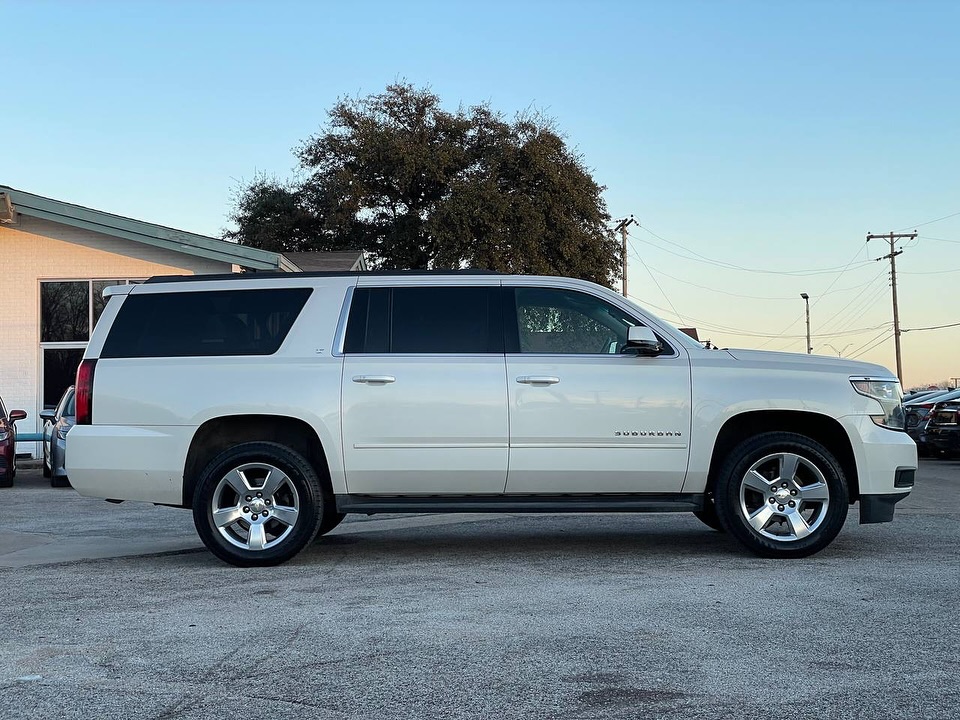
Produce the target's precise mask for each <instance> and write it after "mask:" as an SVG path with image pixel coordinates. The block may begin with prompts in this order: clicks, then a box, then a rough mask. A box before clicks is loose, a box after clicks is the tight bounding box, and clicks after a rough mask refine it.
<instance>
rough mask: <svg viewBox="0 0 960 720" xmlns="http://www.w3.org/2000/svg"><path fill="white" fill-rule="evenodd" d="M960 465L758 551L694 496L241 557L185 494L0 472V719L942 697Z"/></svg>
mask: <svg viewBox="0 0 960 720" xmlns="http://www.w3.org/2000/svg"><path fill="white" fill-rule="evenodd" d="M958 500H960V463H958V462H955V461H922V463H921V469H920V472H919V474H918V485H917V489H916V490H915V491H914V493H913V494H912V495H911V496H910V497H909V498H908V499H907V500H906V501H904V502H903V503H901V504H900V505H899V506H898V511H897V516H896V518H895V519H894V522H893V523H890V524H883V525H869V526H860V525H858V524H857V523H856V508H854V509H853V510H852V512H851V516H850V518H849V519H848V522H847V526H846V527H845V528H844V530H843V532H842V533H841V535H840V536H839V538H838V539H837V540H836V541H835V542H834V543H833V544H832V545H831V546H830V547H829V548H827V549H826V550H825V551H823V552H821V553H819V554H818V555H816V556H814V557H812V558H807V559H804V560H795V561H789V562H778V561H772V560H761V559H757V558H755V557H753V556H751V555H749V554H747V553H745V552H744V551H742V550H741V549H740V548H739V546H737V545H736V544H735V543H734V542H733V541H732V540H730V539H729V538H727V537H726V536H724V535H722V534H719V533H715V532H713V531H711V530H709V529H707V528H705V527H704V526H702V525H701V524H700V523H699V522H698V521H697V520H696V519H694V518H693V517H692V516H689V515H685V514H671V515H621V514H613V515H576V516H556V515H549V516H513V515H480V516H476V515H449V516H436V515H419V516H411V517H396V516H389V517H384V516H374V517H372V518H366V517H360V518H355V517H351V518H348V520H347V521H346V522H344V524H343V525H342V526H341V527H340V528H338V529H337V530H335V531H334V532H333V533H332V534H331V535H330V536H328V537H326V538H322V539H320V540H318V541H317V542H316V543H315V544H314V545H313V546H312V547H311V548H309V549H308V550H307V551H305V552H304V553H302V554H301V555H299V556H298V557H297V558H295V559H294V560H293V561H292V562H290V563H288V564H286V565H283V566H281V567H278V568H267V569H239V568H233V567H230V566H227V565H224V564H223V563H221V562H219V561H217V560H216V559H215V558H214V557H213V556H212V555H210V554H209V553H208V552H206V551H205V550H204V549H202V547H201V546H200V543H199V541H198V540H197V539H196V534H195V531H194V529H193V525H192V519H191V516H190V513H189V512H187V511H183V510H176V509H173V508H163V507H153V506H150V505H145V504H137V503H124V504H121V505H110V504H108V503H104V502H102V501H96V500H90V499H85V498H81V497H79V496H78V495H77V494H76V493H75V492H73V491H72V490H70V489H53V488H50V487H49V485H48V484H47V481H45V480H43V479H42V478H41V477H40V473H39V471H29V472H24V471H21V473H20V476H18V478H17V483H16V486H15V487H14V488H12V489H5V490H0V507H3V508H4V509H5V510H6V511H7V512H6V516H5V519H4V522H3V524H2V527H3V530H0V588H2V590H0V602H2V607H3V610H2V611H0V612H2V617H3V625H2V626H3V628H4V635H3V638H2V640H0V697H2V698H3V705H4V718H5V719H7V718H52V717H57V718H89V717H98V718H101V717H102V718H157V719H159V718H181V717H182V718H213V717H228V716H229V717H234V716H250V715H264V716H267V715H269V716H291V717H297V718H660V717H667V716H670V717H690V718H743V717H783V716H796V715H802V716H803V717H807V718H891V719H892V718H897V719H898V720H899V719H900V718H953V717H955V716H956V715H957V714H958V713H960V673H958V669H960V642H958V638H960V621H958V618H957V613H956V607H957V603H958V601H957V598H958V597H960V549H958V548H960V542H958V541H960V527H958V523H957V520H958V519H960V508H958Z"/></svg>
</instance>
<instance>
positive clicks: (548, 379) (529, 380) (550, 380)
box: [517, 375, 560, 385]
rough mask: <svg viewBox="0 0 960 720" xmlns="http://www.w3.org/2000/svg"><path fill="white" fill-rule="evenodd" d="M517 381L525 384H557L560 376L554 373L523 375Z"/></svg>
mask: <svg viewBox="0 0 960 720" xmlns="http://www.w3.org/2000/svg"><path fill="white" fill-rule="evenodd" d="M517 382H518V383H522V384H523V385H556V384H557V383H558V382H560V378H558V377H554V376H553V375H521V376H520V377H518V378H517Z"/></svg>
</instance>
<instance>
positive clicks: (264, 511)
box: [193, 442, 332, 567]
mask: <svg viewBox="0 0 960 720" xmlns="http://www.w3.org/2000/svg"><path fill="white" fill-rule="evenodd" d="M258 493H259V494H258ZM328 498H329V493H327V492H325V491H324V488H323V484H322V483H321V480H320V478H319V477H318V476H317V472H316V470H315V469H314V468H313V466H312V465H311V464H310V463H309V462H308V461H307V460H306V459H305V458H304V457H303V456H302V455H300V454H299V453H297V452H295V451H294V450H291V449H290V448H288V447H286V446H285V445H280V444H278V443H272V442H247V443H241V444H239V445H236V446H234V447H232V448H229V449H227V450H224V451H223V452H222V453H220V454H219V455H217V456H216V457H215V458H213V460H211V461H210V462H209V463H208V464H207V466H206V467H205V468H204V470H203V471H202V473H201V474H200V479H199V481H198V482H197V487H196V490H195V492H194V495H193V522H194V525H195V526H196V528H197V533H198V534H199V535H200V539H201V540H203V544H204V545H206V546H207V548H208V549H209V550H210V552H212V553H213V554H214V555H216V556H217V557H218V558H220V559H221V560H223V561H224V562H227V563H230V564H231V565H236V566H238V567H263V566H269V565H279V564H280V563H283V562H286V561H287V560H289V559H290V558H292V557H293V556H294V555H296V554H297V553H299V552H300V551H301V550H302V549H303V548H304V547H306V546H307V545H308V544H309V543H310V542H311V541H312V540H313V538H314V537H315V536H316V534H317V531H318V530H319V528H320V521H321V519H322V518H323V515H324V509H325V506H326V505H327V504H328V503H327V499H328ZM331 504H332V503H331ZM215 512H216V513H217V514H218V516H219V517H218V518H217V519H216V520H215V519H214V513H215Z"/></svg>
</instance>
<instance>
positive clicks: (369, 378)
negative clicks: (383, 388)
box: [353, 375, 397, 385]
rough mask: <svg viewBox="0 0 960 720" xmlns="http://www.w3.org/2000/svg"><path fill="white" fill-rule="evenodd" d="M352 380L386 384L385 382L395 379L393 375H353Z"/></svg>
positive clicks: (394, 380)
mask: <svg viewBox="0 0 960 720" xmlns="http://www.w3.org/2000/svg"><path fill="white" fill-rule="evenodd" d="M353 381H354V382H355V383H365V384H367V385H386V384H387V383H392V382H396V381H397V379H396V378H395V377H394V376H393V375H354V376H353Z"/></svg>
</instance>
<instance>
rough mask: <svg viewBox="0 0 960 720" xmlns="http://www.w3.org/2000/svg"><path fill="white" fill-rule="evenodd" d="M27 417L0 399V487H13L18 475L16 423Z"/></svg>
mask: <svg viewBox="0 0 960 720" xmlns="http://www.w3.org/2000/svg"><path fill="white" fill-rule="evenodd" d="M26 416H27V413H25V412H24V411H23V410H11V411H10V412H9V413H7V408H6V406H5V405H4V404H3V400H2V399H0V487H13V479H14V478H15V477H16V475H17V427H16V425H15V424H14V423H16V422H17V420H23V419H24V418H25V417H26Z"/></svg>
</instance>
